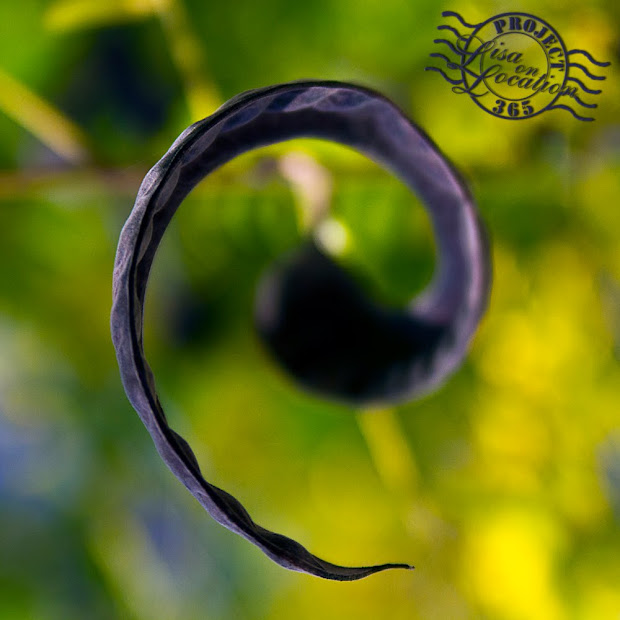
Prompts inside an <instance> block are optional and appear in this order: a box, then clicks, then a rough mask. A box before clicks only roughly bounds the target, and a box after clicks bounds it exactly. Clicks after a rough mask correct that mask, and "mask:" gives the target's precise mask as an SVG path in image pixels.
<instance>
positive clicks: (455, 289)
mask: <svg viewBox="0 0 620 620" xmlns="http://www.w3.org/2000/svg"><path fill="white" fill-rule="evenodd" d="M297 137H314V138H322V139H326V140H331V141H333V142H338V143H341V144H344V145H348V146H350V147H353V148H354V149H356V150H358V151H360V152H362V153H364V154H366V155H367V156H369V157H370V158H371V159H373V160H375V161H377V162H378V163H380V164H382V165H383V166H385V167H386V168H388V169H389V170H391V171H392V172H393V173H394V174H396V175H397V176H398V177H399V178H400V179H401V180H402V181H403V182H404V183H405V184H407V185H408V186H409V187H410V188H411V189H412V190H413V191H415V192H417V193H418V194H419V195H420V197H421V198H422V199H423V202H424V203H425V205H426V208H427V209H428V212H429V214H430V217H431V221H432V224H433V229H434V231H435V235H436V238H437V245H438V255H439V261H438V268H437V270H436V275H435V277H434V279H433V282H432V283H431V285H430V286H429V288H428V289H427V290H426V291H424V292H423V293H422V294H421V295H420V296H419V297H418V298H416V299H414V300H413V302H412V303H411V305H410V306H409V307H408V308H407V309H406V310H404V311H402V312H396V311H387V310H384V309H382V308H380V307H378V306H377V305H376V304H374V303H373V302H371V301H370V300H367V299H366V298H365V296H364V295H363V293H362V292H361V291H360V290H358V289H357V287H356V286H355V285H354V284H353V283H352V282H351V281H350V279H349V278H348V276H347V275H346V273H345V272H344V271H343V270H341V269H340V268H339V267H338V266H337V265H335V264H334V263H333V262H332V261H331V260H330V259H328V258H327V257H326V256H325V255H323V254H322V253H321V252H320V251H319V250H318V249H317V248H316V247H314V246H313V245H312V244H309V245H307V246H305V247H303V248H302V249H301V250H300V251H299V252H297V253H296V254H294V255H293V256H292V257H291V256H289V257H287V258H286V259H285V260H284V261H283V262H281V263H280V264H279V265H277V266H276V267H275V268H274V269H273V270H272V271H271V273H270V274H269V275H268V276H267V277H266V278H264V279H263V281H262V285H261V287H260V290H259V295H258V298H257V306H256V320H257V325H258V329H259V332H260V333H261V335H262V337H263V339H264V341H265V342H266V343H267V346H268V347H269V348H270V349H271V350H272V352H273V354H274V355H275V357H276V358H277V359H278V360H279V361H280V362H281V363H282V364H283V365H284V366H285V368H286V369H287V370H288V371H289V372H290V373H291V374H292V375H293V377H294V378H296V379H297V380H298V381H299V382H301V383H302V384H303V385H305V386H306V387H309V388H310V389H313V390H315V391H318V392H320V393H323V394H326V395H328V396H330V397H333V398H337V399H340V400H343V401H346V402H349V403H352V404H356V405H368V404H377V403H386V402H400V401H403V400H406V399H409V398H411V397H413V396H415V395H416V394H419V393H421V392H424V391H428V390H430V389H432V388H433V387H435V386H437V385H438V384H439V383H440V382H441V381H443V380H444V379H445V378H446V377H447V376H448V375H449V374H450V373H451V372H453V371H454V370H455V369H456V368H457V367H458V365H459V364H460V362H461V361H462V359H463V357H464V355H465V353H466V350H467V346H468V343H469V341H470V339H471V337H472V335H473V333H474V331H475V329H476V327H477V325H478V322H479V320H480V318H481V316H482V314H483V312H484V310H485V307H486V303H487V298H488V293H489V289H490V281H491V276H490V261H489V255H488V248H487V243H486V237H485V235H484V231H483V228H482V225H481V222H480V220H479V218H478V215H477V211H476V208H475V206H474V204H473V202H472V200H471V197H470V196H469V193H468V192H467V190H466V188H465V186H464V184H463V183H462V182H461V180H460V179H459V177H458V175H457V174H456V173H455V171H454V170H453V169H452V167H451V166H450V165H449V164H448V163H447V162H446V160H445V159H444V158H443V156H442V155H441V154H440V152H439V150H438V149H437V147H436V146H435V145H434V144H433V143H432V142H431V140H430V139H429V138H428V137H427V136H426V135H425V134H424V133H423V132H422V131H421V130H420V129H419V128H418V127H416V126H415V125H414V124H413V123H411V121H409V120H408V119H407V118H406V117H405V116H404V115H403V113H402V112H401V111H400V110H399V109H398V108H397V107H396V106H395V105H394V104H393V103H391V102H390V101H389V100H387V99H386V98H385V97H383V96H381V95H380V94H378V93H376V92H373V91H371V90H368V89H365V88H361V87H358V86H354V85H351V84H346V83H340V82H324V81H308V82H294V83H290V84H281V85H277V86H272V87H268V88H263V89H259V90H254V91H249V92H247V93H243V94H241V95H239V96H237V97H235V98H233V99H231V100H230V101H228V102H227V103H226V104H225V105H224V106H222V107H221V108H220V109H219V110H218V111H217V112H215V113H214V114H213V115H212V116H210V117H208V118H206V119H204V120H202V121H199V122H197V123H195V124H194V125H191V126H190V127H189V128H188V129H186V130H185V131H184V132H183V133H182V134H181V135H180V136H179V138H178V139H177V140H176V141H175V143H174V144H173V145H172V147H171V148H170V150H169V151H168V152H167V153H166V155H164V157H163V158H162V159H161V160H160V161H159V162H158V163H157V164H156V165H155V166H154V167H153V168H152V169H151V170H150V172H149V173H148V174H147V175H146V177H145V179H144V181H143V182H142V185H141V187H140V190H139V192H138V196H137V198H136V202H135V205H134V208H133V210H132V212H131V214H130V216H129V218H128V220H127V222H126V224H125V226H124V228H123V231H122V233H121V237H120V241H119V246H118V251H117V255H116V262H115V268H114V285H113V298H114V299H113V307H112V317H111V328H112V339H113V342H114V346H115V349H116V355H117V358H118V363H119V367H120V371H121V376H122V380H123V384H124V386H125V391H126V392H127V395H128V397H129V400H130V401H131V403H132V405H133V406H134V408H135V409H136V411H137V412H138V414H139V415H140V417H141V419H142V421H143V422H144V424H145V426H146V428H147V429H148V431H149V433H150V434H151V436H152V438H153V441H154V442H155V445H156V446H157V449H158V451H159V453H160V455H161V457H162V458H163V460H164V461H165V463H166V464H167V465H168V467H169V468H170V469H171V470H172V472H173V473H174V474H175V475H176V476H177V477H178V478H179V480H181V481H182V482H183V484H184V485H185V486H186V487H187V488H188V489H189V491H190V492H191V493H192V494H193V495H194V497H195V498H196V499H197V500H198V501H199V502H200V503H201V504H202V505H203V506H204V508H205V509H206V510H207V511H208V512H209V514H211V516H212V517H213V518H214V519H215V520H216V521H218V522H219V523H221V524H222V525H224V526H225V527H227V528H228V529H230V530H232V531H233V532H236V533H238V534H240V535H241V536H243V537H245V538H246V539H248V540H249V541H250V542H252V543H253V544H255V545H257V546H258V547H259V548H260V549H262V550H263V552H264V553H266V554H267V555H268V556H269V557H270V558H272V559H273V560H274V561H275V562H277V563H278V564H280V565H282V566H284V567H285V568H289V569H291V570H296V571H301V572H306V573H309V574H312V575H316V576H318V577H323V578H326V579H336V580H342V581H347V580H355V579H360V578H362V577H366V576H367V575H370V574H373V573H376V572H379V571H382V570H385V569H387V568H411V567H410V566H409V565H407V564H383V565H378V566H367V567H357V568H349V567H343V566H337V565H335V564H331V563H329V562H326V561H324V560H321V559H319V558H317V557H316V556H314V555H312V554H311V553H310V552H308V551H307V550H306V549H305V548H304V547H302V546H301V545H300V544H299V543H297V542H295V541H293V540H291V539H290V538H286V537H285V536H281V535H279V534H276V533H274V532H270V531H268V530H266V529H264V528H262V527H261V526H259V525H257V524H256V523H254V521H253V520H252V519H251V517H250V516H249V515H248V513H247V511H246V510H245V509H244V508H243V506H242V505H241V504H240V503H239V502H238V501H237V500H236V499H235V498H234V497H232V496H231V495H229V494H228V493H226V492H225V491H223V490H222V489H219V488H217V487H215V486H213V485H212V484H210V483H208V482H207V481H206V480H205V479H204V478H203V477H202V475H201V472H200V468H199V466H198V462H197V460H196V457H195V456H194V454H193V452H192V450H191V448H190V447H189V445H188V444H187V442H186V441H185V440H184V439H183V438H182V437H180V436H179V435H178V434H177V433H176V432H174V431H173V430H172V429H171V428H170V426H169V425H168V423H167V420H166V416H165V414H164V411H163V409H162V406H161V404H160V402H159V399H158V397H157V392H156V390H155V380H154V377H153V374H152V372H151V369H150V368H149V366H148V363H147V361H146V359H145V356H144V349H143V342H142V337H143V334H142V332H143V313H144V297H145V291H146V285H147V280H148V276H149V272H150V269H151V265H152V262H153V258H154V255H155V252H156V250H157V247H158V246H159V243H160V241H161V239H162V236H163V234H164V232H165V230H166V227H167V226H168V223H169V222H170V220H171V218H172V216H173V215H174V213H175V211H176V209H177V208H178V206H179V205H180V204H181V202H182V201H183V199H184V198H185V196H187V194H188V193H189V192H190V191H191V190H192V188H193V187H194V186H195V185H196V184H197V183H198V182H199V181H201V180H202V179H203V178H204V177H205V176H207V175H208V174H209V173H210V172H212V171H213V170H215V169H216V168H218V167H219V166H221V165H222V164H224V163H226V162H227V161H230V160H231V159H233V158H234V157H236V156H237V155H239V154H241V153H243V152H246V151H249V150H251V149H254V148H257V147H260V146H264V145H267V144H273V143H276V142H280V141H284V140H288V139H291V138H297Z"/></svg>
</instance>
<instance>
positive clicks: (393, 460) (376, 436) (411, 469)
mask: <svg viewBox="0 0 620 620" xmlns="http://www.w3.org/2000/svg"><path fill="white" fill-rule="evenodd" d="M356 419H357V423H358V426H359V428H360V431H361V433H362V435H363V436H364V439H365V440H366V444H367V446H368V451H369V452H370V456H371V458H372V460H373V463H374V465H375V468H376V470H377V473H378V474H379V477H380V478H381V480H382V482H383V484H384V485H385V487H386V488H388V489H389V490H390V491H391V492H392V493H394V494H395V495H398V496H400V497H406V498H407V499H409V498H411V497H412V496H413V494H414V492H415V490H416V488H417V486H418V477H419V475H418V468H417V465H416V463H415V460H414V457H413V454H412V452H411V449H410V448H409V445H408V444H407V442H406V440H405V438H404V435H403V431H402V428H401V426H400V422H399V420H398V417H397V416H396V411H395V409H393V408H386V409H375V410H369V411H363V412H360V413H358V414H357V416H356Z"/></svg>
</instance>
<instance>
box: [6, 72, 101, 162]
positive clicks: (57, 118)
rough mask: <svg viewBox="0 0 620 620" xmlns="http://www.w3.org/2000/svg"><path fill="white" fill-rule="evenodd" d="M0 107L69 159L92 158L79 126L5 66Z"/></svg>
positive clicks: (81, 160)
mask: <svg viewBox="0 0 620 620" xmlns="http://www.w3.org/2000/svg"><path fill="white" fill-rule="evenodd" d="M0 110H2V111H3V112H4V113H5V114H6V115H7V116H9V117H10V118H12V119H13V120H14V121H15V122H16V123H18V124H19V125H21V126H22V127H24V128H25V129H27V130H28V131H29V132H30V133H31V134H32V135H34V136H35V137H36V138H38V139H39V140H40V141H41V142H43V143H44V144H45V145H46V146H48V147H49V148H50V149H51V150H52V151H54V153H56V154H57V155H59V156H60V157H62V158H63V159H65V160H66V161H68V162H70V163H72V164H75V165H80V164H84V163H85V162H86V161H88V160H89V159H90V156H89V153H88V149H87V147H86V143H87V140H86V136H85V135H84V134H83V133H82V131H81V130H80V129H79V128H78V127H77V125H75V124H74V123H73V122H72V121H70V120H69V119H68V118H67V117H66V116H64V114H63V113H62V112H60V111H59V110H58V109H56V108H55V107H54V106H52V105H51V104H50V103H48V102H47V101H45V100H44V99H42V98H41V97H39V95H37V94H35V93H33V92H32V91H31V90H30V89H29V88H28V87H27V86H25V85H24V84H22V83H21V82H19V81H18V80H16V79H15V78H14V77H12V76H11V75H9V74H8V73H6V72H5V71H3V70H2V69H1V68H0Z"/></svg>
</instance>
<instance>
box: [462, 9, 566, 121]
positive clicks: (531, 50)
mask: <svg viewBox="0 0 620 620" xmlns="http://www.w3.org/2000/svg"><path fill="white" fill-rule="evenodd" d="M459 44H460V46H461V48H462V49H461V51H462V53H463V56H462V58H463V61H464V62H463V63H462V64H461V75H462V79H463V84H464V86H463V88H464V89H465V90H466V91H467V92H469V93H470V94H471V95H472V99H473V100H474V101H475V102H476V104H478V105H479V106H480V107H481V108H483V109H484V110H486V111H487V112H489V113H490V114H493V115H494V116H500V117H506V118H512V119H518V118H527V117H529V116H535V115H536V114H540V113H541V112H543V111H544V110H545V109H547V108H548V107H549V106H550V105H553V103H555V101H556V100H557V99H558V98H559V97H560V96H561V95H562V92H563V90H564V88H565V85H566V77H567V76H566V48H565V47H564V43H563V42H562V39H561V37H560V35H559V34H558V33H557V32H556V31H555V30H554V29H553V28H552V27H551V26H550V25H549V24H548V23H546V22H544V21H543V20H541V19H538V18H536V19H535V18H533V17H531V16H529V15H526V14H524V13H504V14H503V15H499V16H497V17H493V18H491V19H488V20H487V21H486V22H483V23H482V24H480V25H479V26H478V27H477V28H476V29H475V30H474V32H473V33H472V34H471V36H468V37H464V39H460V40H459ZM482 91H486V93H492V94H493V95H494V96H495V98H489V97H482V96H481V95H480V93H481V92H482ZM486 93H485V94H486Z"/></svg>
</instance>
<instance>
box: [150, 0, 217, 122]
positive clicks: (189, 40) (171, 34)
mask: <svg viewBox="0 0 620 620" xmlns="http://www.w3.org/2000/svg"><path fill="white" fill-rule="evenodd" d="M150 2H151V4H152V7H153V10H154V12H155V13H157V15H158V16H159V19H160V20H161V23H162V27H163V30H164V35H165V37H166V40H167V42H168V47H169V49H170V53H171V55H172V59H173V61H174V63H175V65H176V67H177V70H178V71H179V73H180V75H181V79H182V81H183V84H184V87H185V97H186V99H187V105H188V108H189V112H190V116H191V118H192V120H194V121H196V120H199V119H202V118H204V117H206V116H209V115H210V114H213V112H215V110H216V109H217V108H218V107H219V106H220V105H221V103H222V101H221V97H220V95H219V93H218V92H217V89H216V88H215V86H214V85H213V83H212V82H211V81H209V80H208V79H206V77H205V76H206V75H207V71H206V67H205V58H206V54H205V52H204V49H203V47H202V45H201V42H200V39H199V38H198V37H196V36H195V34H194V32H193V31H192V29H191V27H190V24H189V19H188V16H187V12H186V10H185V6H184V5H183V3H182V0H150Z"/></svg>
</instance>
